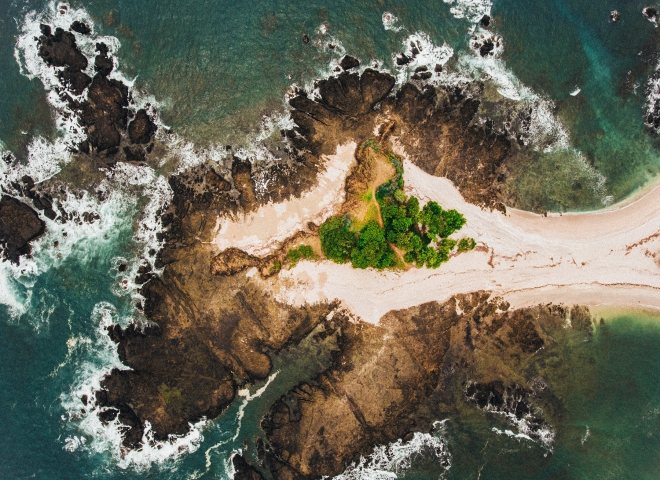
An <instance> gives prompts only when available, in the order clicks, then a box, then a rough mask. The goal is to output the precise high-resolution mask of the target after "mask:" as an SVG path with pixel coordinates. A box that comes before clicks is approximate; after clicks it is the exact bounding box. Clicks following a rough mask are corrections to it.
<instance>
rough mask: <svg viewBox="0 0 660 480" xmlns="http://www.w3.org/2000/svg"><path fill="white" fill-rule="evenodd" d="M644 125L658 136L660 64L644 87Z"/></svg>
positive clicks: (659, 131)
mask: <svg viewBox="0 0 660 480" xmlns="http://www.w3.org/2000/svg"><path fill="white" fill-rule="evenodd" d="M644 117H645V118H644V123H645V124H646V126H647V128H649V129H650V130H651V131H652V132H653V133H655V134H656V135H658V134H660V62H658V64H657V65H656V66H655V70H654V72H653V74H652V75H651V76H650V77H649V80H648V83H647V85H646V104H645V115H644Z"/></svg>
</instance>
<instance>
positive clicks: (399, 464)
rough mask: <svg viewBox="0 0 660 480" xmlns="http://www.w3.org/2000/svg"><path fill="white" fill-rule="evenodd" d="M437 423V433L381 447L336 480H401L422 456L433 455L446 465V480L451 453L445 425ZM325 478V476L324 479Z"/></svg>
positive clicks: (444, 466)
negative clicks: (445, 434) (444, 435)
mask: <svg viewBox="0 0 660 480" xmlns="http://www.w3.org/2000/svg"><path fill="white" fill-rule="evenodd" d="M445 422H446V421H443V422H435V423H434V425H433V427H434V432H433V433H420V432H415V433H414V434H413V437H412V438H411V439H410V440H409V441H407V442H404V441H403V440H401V439H399V440H397V441H396V442H392V443H390V444H389V445H379V446H377V447H376V448H375V449H374V451H373V453H371V455H369V456H368V457H361V458H360V460H359V461H358V462H356V463H353V464H352V465H351V466H349V467H348V468H347V469H346V470H345V471H344V472H343V473H341V474H340V475H337V476H336V477H334V479H335V480H386V479H395V478H399V475H401V474H403V473H405V472H406V471H407V470H409V469H410V467H411V466H412V464H413V461H414V460H415V458H417V457H418V456H419V455H420V454H422V453H427V454H428V453H432V454H433V455H434V456H435V458H437V459H438V461H439V462H440V464H441V466H442V470H440V472H439V475H438V477H439V478H442V477H443V476H444V475H445V474H446V473H447V471H448V470H449V469H450V467H451V463H450V460H451V454H450V453H449V450H448V448H447V443H446V441H445V440H444V439H443V438H442V433H443V431H444V423H445ZM324 478H325V477H324Z"/></svg>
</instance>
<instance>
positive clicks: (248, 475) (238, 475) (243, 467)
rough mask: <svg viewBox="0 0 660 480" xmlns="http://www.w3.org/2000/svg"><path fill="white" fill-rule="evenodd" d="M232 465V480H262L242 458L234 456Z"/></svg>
mask: <svg viewBox="0 0 660 480" xmlns="http://www.w3.org/2000/svg"><path fill="white" fill-rule="evenodd" d="M232 464H233V465H234V480H263V477H262V476H261V474H260V473H259V472H258V471H257V470H255V469H254V468H253V467H252V466H250V465H249V464H248V463H247V462H246V461H245V459H244V458H243V456H241V455H236V456H235V457H234V458H233V459H232Z"/></svg>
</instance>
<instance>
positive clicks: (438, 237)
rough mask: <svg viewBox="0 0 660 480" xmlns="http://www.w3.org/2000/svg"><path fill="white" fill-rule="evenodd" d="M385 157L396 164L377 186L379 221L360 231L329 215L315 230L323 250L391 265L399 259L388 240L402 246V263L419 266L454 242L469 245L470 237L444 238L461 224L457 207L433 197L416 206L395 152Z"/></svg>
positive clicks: (361, 264)
mask: <svg viewBox="0 0 660 480" xmlns="http://www.w3.org/2000/svg"><path fill="white" fill-rule="evenodd" d="M388 158H389V159H390V161H391V162H392V164H393V165H394V167H395V168H396V176H395V177H394V178H393V179H392V180H390V181H389V182H387V183H385V184H383V185H381V186H380V187H379V188H378V191H377V192H376V200H377V201H378V204H379V206H380V216H381V219H382V222H383V226H382V227H381V226H380V225H379V223H378V222H376V221H370V222H368V223H367V224H366V225H365V226H364V227H363V228H362V229H361V230H360V231H359V232H354V231H353V230H352V229H351V220H350V218H348V217H347V216H344V217H340V216H337V217H332V218H330V219H328V220H327V221H326V222H325V223H323V225H321V228H320V230H319V234H320V237H321V248H322V249H323V253H324V255H325V256H326V257H327V258H329V259H330V260H333V261H335V262H337V263H346V262H348V261H350V262H351V263H352V265H353V266H354V267H356V268H368V267H373V268H379V269H382V268H391V267H395V266H396V265H397V263H398V260H397V255H396V254H395V252H394V251H393V250H392V248H391V246H390V245H394V246H395V247H396V248H397V249H399V250H401V251H402V252H403V259H404V261H405V262H407V263H414V264H415V265H417V266H418V267H422V266H427V267H429V268H437V267H439V266H440V265H441V264H442V263H444V262H446V261H447V260H449V255H450V254H451V252H452V251H453V250H454V248H457V250H458V251H459V252H464V251H467V250H471V249H473V248H474V247H475V245H476V243H475V241H474V240H473V239H472V238H462V239H461V240H459V241H458V242H457V241H456V240H453V239H450V238H448V237H449V236H450V235H452V234H453V233H454V232H456V231H458V230H460V229H461V228H462V227H463V225H465V217H464V216H463V215H462V214H461V213H459V212H458V211H456V210H453V209H452V210H444V209H443V208H442V207H441V206H440V205H439V204H438V203H437V202H428V203H427V204H426V205H424V206H423V207H421V208H420V204H419V200H418V199H417V198H416V197H407V196H406V195H405V193H404V192H403V167H402V165H401V161H400V160H399V159H398V158H397V157H396V156H394V155H392V154H390V155H388Z"/></svg>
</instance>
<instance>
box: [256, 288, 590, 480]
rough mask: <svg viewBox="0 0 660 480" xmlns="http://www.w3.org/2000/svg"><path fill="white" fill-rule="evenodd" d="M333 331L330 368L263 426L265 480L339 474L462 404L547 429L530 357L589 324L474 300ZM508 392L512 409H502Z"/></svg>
mask: <svg viewBox="0 0 660 480" xmlns="http://www.w3.org/2000/svg"><path fill="white" fill-rule="evenodd" d="M567 318H570V320H571V322H572V325H571V327H570V328H568V329H566V328H565V327H564V326H565V325H566V319H567ZM335 328H336V329H337V331H339V332H340V333H339V336H340V341H339V343H340V345H342V349H341V352H340V354H339V355H338V356H337V358H336V359H335V361H334V362H333V364H332V366H331V367H330V368H329V369H328V370H327V371H326V372H325V373H323V374H322V375H321V376H320V377H319V378H318V379H317V381H316V382H314V383H310V384H301V385H300V386H299V387H297V388H296V389H294V390H293V391H291V392H289V393H288V394H287V395H286V396H284V397H283V398H282V399H281V400H280V401H279V402H277V403H276V404H275V405H274V406H273V407H272V408H271V411H270V414H269V415H268V416H267V417H266V419H265V420H264V430H265V438H264V444H265V445H267V446H268V447H267V448H266V450H265V454H264V455H263V458H261V459H260V460H261V462H262V465H263V467H264V468H263V470H266V471H268V473H269V475H268V476H267V478H270V475H272V477H273V478H276V479H302V478H319V477H321V476H324V475H327V476H333V475H336V474H339V473H341V472H342V471H344V470H345V469H346V467H347V466H348V465H349V464H350V463H351V462H353V461H355V460H357V459H358V458H359V457H360V456H361V455H366V454H367V453H369V452H370V451H371V450H372V448H373V446H374V445H380V444H387V443H389V442H392V441H394V440H396V439H399V438H404V437H405V436H406V435H407V434H409V433H410V432H415V431H429V430H431V426H432V423H433V422H434V421H436V420H439V419H442V418H446V417H447V415H448V414H451V413H455V412H456V410H457V408H459V406H460V405H465V404H473V405H475V406H477V407H481V408H483V407H485V406H486V405H488V404H489V405H490V407H491V408H494V409H498V408H499V409H501V410H506V409H507V407H513V410H512V411H511V413H513V414H515V415H516V416H518V417H519V418H522V417H523V416H529V422H530V423H531V425H532V426H533V427H539V428H540V427H541V426H543V425H544V424H545V423H550V424H552V423H553V421H554V420H555V419H556V418H557V416H558V415H560V414H561V411H562V405H561V402H560V401H559V399H558V398H557V397H555V396H554V394H553V393H552V392H550V391H549V390H539V389H538V388H537V387H535V385H537V384H538V383H539V372H540V367H539V365H540V364H542V362H543V361H548V360H549V358H551V356H552V354H551V353H549V354H547V355H548V356H546V357H543V355H546V353H545V352H544V353H539V352H541V350H540V349H541V348H543V347H545V348H544V350H548V351H552V346H553V345H555V344H557V342H558V340H559V339H560V338H562V337H563V336H565V335H567V334H569V333H571V332H572V333H574V334H576V335H580V336H582V337H584V338H589V336H590V334H591V317H590V315H589V312H588V310H586V309H583V308H579V307H574V308H572V309H569V308H566V307H558V306H552V305H547V306H538V307H535V308H530V309H525V310H514V311H509V310H507V304H506V303H505V302H503V301H502V300H499V299H497V298H495V299H490V298H489V295H488V293H486V292H477V293H474V294H468V295H460V296H457V297H454V298H452V299H450V300H449V301H447V302H445V303H442V304H439V303H436V302H431V303H426V304H423V305H419V306H417V307H413V308H410V309H407V310H401V311H394V312H390V313H388V314H387V315H385V316H384V317H383V318H382V320H381V322H380V324H379V325H377V326H374V325H370V324H366V323H353V322H350V321H345V320H344V321H339V322H337V325H336V326H335ZM567 332H568V333H567ZM539 356H540V357H543V358H540V357H539ZM514 392H515V396H516V397H517V398H519V399H521V400H519V401H517V403H516V404H515V405H507V404H506V402H507V396H510V397H511V396H513V394H514ZM255 468H256V466H255Z"/></svg>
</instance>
